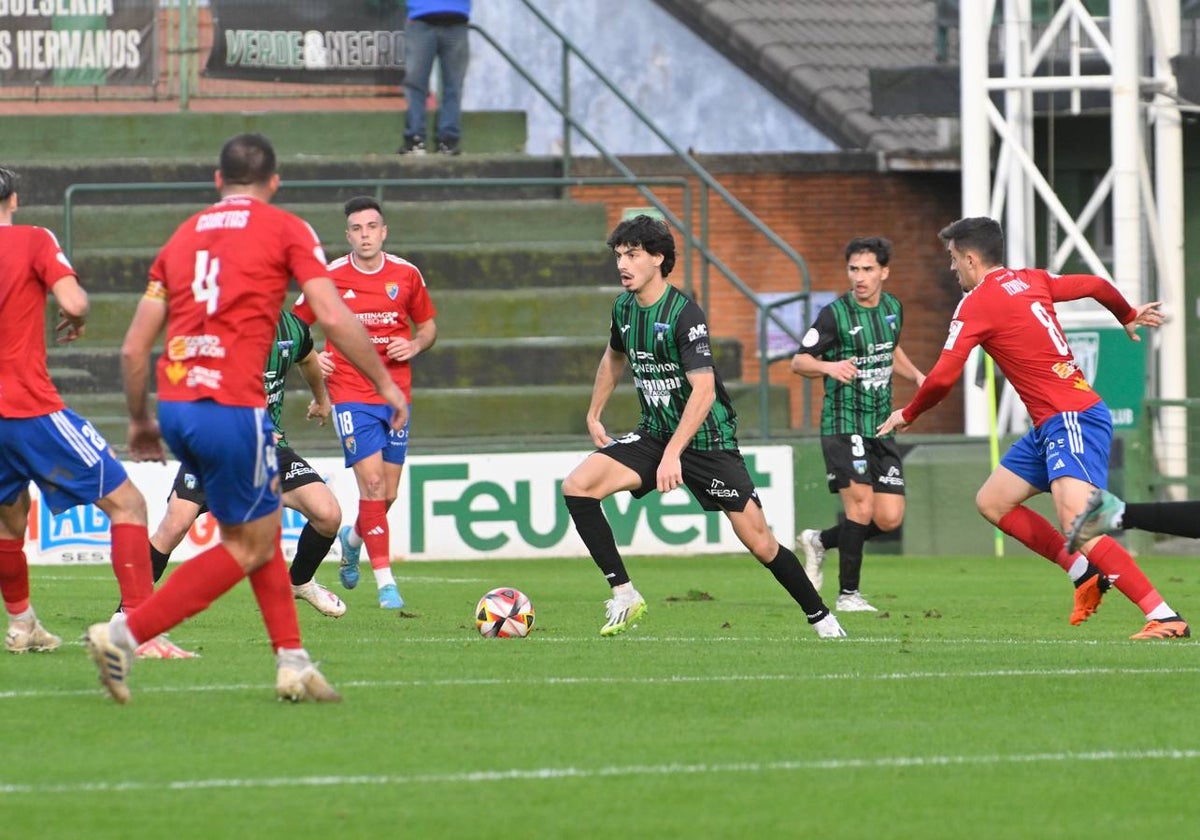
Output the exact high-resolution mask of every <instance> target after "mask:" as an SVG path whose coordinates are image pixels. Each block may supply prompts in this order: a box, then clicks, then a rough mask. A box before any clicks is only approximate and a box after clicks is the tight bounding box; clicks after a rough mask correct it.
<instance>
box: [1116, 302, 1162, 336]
mask: <svg viewBox="0 0 1200 840" xmlns="http://www.w3.org/2000/svg"><path fill="white" fill-rule="evenodd" d="M1161 307H1162V301H1161V300H1156V301H1154V302H1152V303H1143V304H1142V305H1141V306H1138V307H1135V308H1134V311H1135V312H1136V313H1137V314H1136V315H1135V316H1134V318H1133V320H1132V321H1129V322H1127V323H1126V324H1124V327H1125V334H1126V335H1127V336H1129V338H1130V339H1131V340H1133V341H1141V340H1142V337H1141V336H1140V335H1138V334H1137V328H1138V327H1160V326H1162V323H1163V321H1165V320H1166V316H1165V315H1163V313H1162V309H1161Z"/></svg>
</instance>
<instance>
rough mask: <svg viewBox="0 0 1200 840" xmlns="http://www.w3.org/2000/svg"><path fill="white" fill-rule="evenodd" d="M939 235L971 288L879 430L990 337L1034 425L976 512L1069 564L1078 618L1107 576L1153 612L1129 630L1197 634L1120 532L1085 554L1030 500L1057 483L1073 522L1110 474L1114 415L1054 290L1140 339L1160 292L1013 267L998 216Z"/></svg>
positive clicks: (1147, 634) (1062, 512)
mask: <svg viewBox="0 0 1200 840" xmlns="http://www.w3.org/2000/svg"><path fill="white" fill-rule="evenodd" d="M938 235H939V236H940V237H941V239H942V242H944V243H945V244H946V248H947V250H948V251H949V252H950V268H951V270H953V271H955V272H956V273H957V274H958V282H959V285H960V286H962V289H963V291H964V292H966V295H965V296H964V297H963V299H962V301H960V302H959V304H958V308H957V309H955V312H954V318H953V320H951V322H950V335H949V337H948V338H947V339H946V344H945V347H944V348H943V349H942V353H941V356H939V357H938V360H937V364H935V365H934V367H933V370H931V371H930V372H929V374H928V376H927V377H926V379H925V382H924V383H923V384H922V385H921V387H920V388H918V389H917V393H916V394H914V395H913V398H912V401H911V402H909V404H908V405H906V406H905V407H904V408H901V409H897V410H896V411H894V412H893V413H892V415H891V416H890V417H889V418H888V419H887V421H886V422H884V423H883V425H882V426H880V427H879V434H881V435H883V434H886V433H887V432H890V431H892V430H893V429H896V430H900V429H904V428H905V427H906V426H908V425H909V424H910V423H912V422H913V421H915V420H916V419H917V417H919V416H920V415H921V414H922V413H923V412H925V411H927V410H928V409H930V408H933V407H934V406H935V405H937V404H938V403H939V402H940V401H941V400H942V399H943V398H945V396H946V395H947V394H949V393H950V389H951V388H953V387H954V383H955V382H956V381H958V378H959V376H960V375H961V374H962V370H963V366H964V365H965V364H966V361H967V356H968V354H969V353H970V352H971V350H972V349H974V348H975V347H976V346H982V347H983V349H984V351H986V352H987V353H988V355H990V356H991V357H992V358H993V359H994V360H995V362H996V364H998V365H999V366H1000V370H1001V371H1003V372H1004V375H1005V376H1006V377H1007V378H1008V381H1009V382H1011V383H1012V385H1013V387H1014V388H1015V389H1016V391H1017V395H1018V396H1019V397H1020V398H1021V400H1022V401H1023V402H1024V403H1025V407H1026V408H1027V409H1028V410H1029V414H1030V417H1031V418H1032V419H1033V429H1032V430H1030V431H1029V432H1028V433H1027V434H1026V435H1025V436H1024V437H1023V438H1021V440H1019V441H1017V442H1016V443H1015V444H1014V445H1013V446H1012V448H1011V449H1009V451H1008V452H1007V453H1005V455H1004V458H1003V459H1002V460H1001V462H1000V465H999V466H998V467H996V469H995V470H994V471H993V472H992V474H991V476H989V477H988V480H987V481H986V482H984V485H983V487H981V488H980V490H979V493H978V494H977V495H976V497H975V503H976V505H978V507H979V512H980V513H982V514H983V516H984V518H985V519H987V520H988V521H989V522H991V523H992V524H993V525H995V526H996V527H998V528H999V529H1000V530H1002V531H1003V532H1004V533H1006V534H1008V535H1009V536H1012V537H1014V538H1016V539H1018V540H1020V541H1021V542H1022V543H1024V544H1025V545H1026V546H1028V547H1029V548H1030V549H1032V550H1033V551H1035V552H1037V553H1038V554H1040V555H1042V556H1043V557H1045V558H1046V559H1048V560H1050V561H1051V562H1054V563H1057V564H1058V565H1059V566H1061V567H1062V568H1063V569H1064V570H1065V571H1066V572H1067V574H1069V575H1070V576H1071V579H1072V580H1073V581H1074V582H1075V609H1074V611H1073V612H1072V614H1071V623H1072V624H1079V623H1080V622H1082V621H1085V620H1086V619H1087V618H1088V616H1090V615H1091V614H1092V613H1093V612H1095V611H1096V609H1097V607H1099V605H1100V599H1101V597H1102V596H1103V595H1104V592H1105V591H1106V590H1107V589H1108V588H1109V586H1116V587H1117V589H1118V590H1120V591H1121V593H1122V594H1124V595H1125V596H1126V597H1127V598H1129V600H1131V601H1133V603H1134V604H1136V605H1137V606H1138V607H1139V608H1140V609H1141V610H1142V611H1143V612H1144V613H1145V614H1146V622H1147V623H1146V626H1145V627H1144V628H1143V629H1142V630H1141V631H1140V632H1138V633H1135V634H1134V635H1133V637H1132V638H1134V639H1164V638H1176V637H1182V636H1188V635H1190V630H1189V628H1188V624H1187V622H1186V621H1184V620H1183V619H1182V618H1181V617H1180V616H1179V615H1178V614H1177V613H1176V612H1175V611H1174V610H1173V609H1171V607H1170V606H1168V605H1167V603H1166V601H1164V600H1163V597H1162V596H1161V595H1160V594H1159V593H1158V591H1157V590H1156V589H1155V588H1154V586H1153V585H1152V584H1151V583H1150V581H1149V580H1148V579H1147V578H1146V575H1145V574H1144V573H1143V572H1142V570H1141V569H1140V568H1138V566H1137V564H1136V563H1135V562H1134V560H1133V558H1132V557H1130V556H1129V553H1128V552H1127V551H1125V549H1124V548H1122V547H1121V545H1120V544H1119V543H1117V542H1116V541H1115V540H1114V539H1112V538H1111V537H1107V536H1104V537H1099V538H1097V539H1094V540H1091V541H1089V542H1087V543H1086V544H1085V545H1084V546H1083V548H1084V553H1083V554H1072V553H1070V552H1069V551H1068V550H1067V546H1066V540H1065V538H1064V537H1063V534H1062V532H1060V531H1059V530H1057V529H1056V528H1055V527H1054V526H1053V525H1051V524H1050V523H1049V522H1048V521H1046V519H1045V518H1043V517H1042V516H1040V515H1039V514H1037V513H1034V512H1033V511H1032V510H1030V509H1029V508H1027V507H1025V505H1024V504H1023V503H1024V502H1025V501H1026V500H1027V499H1029V498H1031V497H1033V496H1035V495H1037V494H1038V493H1046V492H1049V493H1050V494H1051V495H1052V496H1053V497H1054V507H1055V512H1056V513H1057V515H1058V520H1059V523H1060V525H1061V527H1062V531H1064V532H1065V531H1066V530H1067V529H1068V528H1070V526H1071V523H1072V522H1073V521H1074V519H1075V517H1076V516H1077V515H1078V514H1079V512H1080V511H1082V510H1083V509H1084V507H1085V506H1086V505H1087V501H1088V497H1089V495H1090V494H1091V492H1092V490H1093V489H1094V488H1096V487H1104V486H1105V484H1106V483H1107V481H1108V456H1109V449H1110V446H1111V443H1112V416H1111V414H1110V413H1109V410H1108V407H1107V406H1106V405H1105V404H1104V402H1103V400H1101V399H1100V395H1099V394H1097V393H1096V392H1095V391H1093V390H1092V388H1091V386H1090V385H1089V384H1088V382H1087V380H1086V379H1085V378H1084V376H1083V374H1082V373H1081V372H1080V370H1079V366H1078V364H1076V362H1075V359H1074V357H1073V356H1072V355H1071V348H1070V346H1069V345H1068V344H1067V340H1066V338H1065V337H1064V336H1063V331H1062V327H1061V326H1059V323H1058V316H1057V314H1056V313H1055V310H1054V304H1055V302H1056V301H1067V300H1080V299H1082V298H1087V297H1090V298H1093V299H1095V300H1096V301H1098V302H1099V303H1101V304H1102V305H1103V306H1104V307H1105V308H1106V309H1108V311H1109V312H1111V313H1112V314H1113V315H1114V316H1116V318H1117V320H1118V321H1120V322H1121V324H1123V325H1124V327H1125V331H1126V332H1127V333H1128V334H1129V337H1130V338H1131V339H1132V340H1133V341H1140V340H1141V338H1140V337H1139V336H1138V334H1137V328H1138V327H1139V326H1151V327H1156V326H1158V325H1159V324H1161V323H1162V314H1161V313H1160V312H1159V309H1158V307H1159V306H1160V305H1161V303H1159V302H1157V301H1156V302H1154V303H1147V304H1143V305H1142V306H1139V307H1134V306H1131V305H1130V304H1129V302H1128V301H1126V300H1125V298H1124V296H1123V295H1122V294H1121V293H1120V292H1119V291H1118V290H1117V288H1116V287H1115V286H1114V285H1112V284H1111V283H1109V282H1108V281H1107V280H1105V279H1104V278H1103V277H1097V276H1095V275H1091V274H1073V275H1063V276H1057V275H1054V274H1050V273H1049V272H1046V271H1042V270H1041V269H1031V268H1023V269H1010V268H1005V267H1004V266H1003V265H1002V264H1001V261H1002V259H1003V254H1004V234H1003V232H1002V231H1001V229H1000V225H999V223H998V222H996V221H995V220H994V219H988V218H983V217H976V218H967V219H960V220H959V221H957V222H954V223H953V224H951V225H948V226H947V227H946V228H944V229H943V230H942V231H941V232H940V233H939V234H938ZM1089 561H1090V562H1089Z"/></svg>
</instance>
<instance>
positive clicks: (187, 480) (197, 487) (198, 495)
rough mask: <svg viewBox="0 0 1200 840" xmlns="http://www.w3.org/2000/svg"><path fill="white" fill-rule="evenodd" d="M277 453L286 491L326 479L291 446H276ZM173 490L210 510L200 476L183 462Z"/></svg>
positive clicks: (182, 497)
mask: <svg viewBox="0 0 1200 840" xmlns="http://www.w3.org/2000/svg"><path fill="white" fill-rule="evenodd" d="M275 454H276V456H277V457H278V458H279V477H280V485H281V486H282V488H283V492H284V493H287V492H288V491H289V490H295V489H296V488H298V487H303V486H304V485H306V484H312V483H313V482H315V481H324V479H323V478H321V474H320V473H319V472H317V471H316V470H314V469H313V468H312V467H311V466H310V465H309V463H308V461H305V460H304V459H303V458H301V457H300V456H299V455H297V454H296V450H294V449H292V448H291V447H290V446H277V447H275ZM171 491H172V492H173V493H174V494H175V495H176V496H178V497H179V498H181V499H184V500H186V501H189V502H192V503H193V504H197V505H200V512H201V513H204V512H205V511H206V510H208V497H207V496H206V495H205V494H204V486H203V485H202V484H201V483H200V476H198V475H195V474H193V473H190V472H187V471H186V470H184V468H183V465H182V464H180V466H179V472H178V473H176V474H175V484H174V485H173V486H172V487H171Z"/></svg>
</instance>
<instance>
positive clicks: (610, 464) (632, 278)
mask: <svg viewBox="0 0 1200 840" xmlns="http://www.w3.org/2000/svg"><path fill="white" fill-rule="evenodd" d="M608 247H610V248H612V250H613V253H615V254H616V255H617V270H618V271H619V272H620V275H621V285H622V286H624V287H625V293H624V294H622V295H621V296H620V297H618V298H617V301H616V303H615V304H614V305H613V310H612V324H611V327H610V335H609V340H608V348H607V350H606V351H605V353H604V357H603V358H602V359H601V360H600V367H599V369H598V370H597V371H596V382H595V386H594V387H593V389H592V402H591V405H590V406H589V408H588V413H587V424H588V431H589V433H590V434H591V436H592V440H593V441H594V442H595V444H596V446H597V447H599V449H598V450H597V451H596V452H593V453H592V454H591V455H589V456H588V457H587V459H586V460H585V461H584V462H583V463H582V464H580V465H579V466H578V467H576V468H575V469H574V470H572V471H571V474H570V475H568V476H567V477H566V479H565V480H564V481H563V486H562V492H563V497H564V499H565V501H566V504H567V510H569V511H570V513H571V519H572V520H573V521H574V523H575V528H576V530H577V531H578V532H579V536H580V538H581V539H582V540H583V543H584V545H586V546H587V548H588V551H589V552H590V553H591V555H592V559H593V560H595V561H596V565H597V566H599V567H600V571H601V572H603V573H604V576H605V578H607V579H608V583H609V585H610V586H611V587H612V598H611V599H610V600H609V601H608V602H607V604H606V605H605V607H606V612H607V621H606V622H605V624H604V626H603V627H602V628H601V629H600V635H602V636H611V635H613V634H615V633H620V632H622V631H624V630H626V629H628V628H629V627H630V626H631V625H633V624H634V623H635V622H636V621H637V620H638V619H639V618H640V617H641V616H642V615H643V614H644V613H645V611H646V601H645V599H644V598H642V596H641V595H640V594H639V593H638V592H637V590H636V589H634V587H633V583H632V581H630V579H629V574H628V573H627V572H626V571H625V564H624V562H623V561H622V559H621V555H620V552H618V551H617V544H616V540H615V539H614V538H613V532H612V527H611V526H610V525H609V523H608V520H607V519H605V518H604V512H603V510H602V509H601V507H600V502H601V500H602V499H605V498H607V497H609V496H611V495H613V494H614V493H617V492H618V491H621V490H629V491H631V492H632V493H633V495H634V497H635V498H640V497H642V496H644V495H646V494H647V493H649V492H650V491H651V490H654V489H658V490H659V491H660V492H662V493H666V492H668V491H670V490H674V489H675V488H676V487H679V486H680V485H681V484H685V485H687V488H688V490H690V491H691V493H692V495H693V496H695V498H696V501H697V502H699V503H700V506H701V507H703V508H704V509H705V510H723V511H724V512H725V515H726V516H727V517H728V518H729V521H730V523H731V524H732V525H733V532H734V533H735V534H736V535H737V537H738V539H740V540H741V541H742V543H743V544H744V545H745V546H746V547H747V548H748V549H750V551H751V552H753V554H754V556H755V557H756V558H758V560H759V562H761V563H762V564H763V565H765V566H766V567H767V568H768V569H770V570H771V573H772V574H774V575H775V578H776V580H778V581H779V583H780V584H781V585H782V586H783V587H784V589H786V590H787V591H788V594H789V595H791V596H792V598H794V599H795V600H796V602H797V603H798V604H800V606H801V607H802V608H803V609H804V612H805V615H806V616H807V617H808V621H809V623H810V624H812V625H813V626H814V628H815V629H816V631H817V635H818V636H821V637H823V638H828V637H834V636H844V635H846V634H845V631H843V630H842V627H841V625H840V624H839V623H838V620H837V618H836V617H835V616H834V615H833V614H832V613H831V612H830V611H829V609H828V608H827V607H826V606H825V604H824V603H823V602H822V601H821V596H820V595H818V594H817V592H816V590H815V589H813V586H812V584H811V583H810V582H809V580H808V578H807V577H805V576H804V569H803V567H802V566H801V565H800V561H799V559H798V558H797V557H796V555H795V554H793V553H792V552H791V550H790V549H788V548H785V547H784V546H782V545H780V544H779V541H778V540H777V539H775V536H774V535H773V534H772V533H771V531H770V529H769V528H768V527H767V519H766V517H765V516H764V515H763V510H762V504H761V502H760V501H759V498H758V493H757V491H756V490H755V489H754V483H753V481H752V480H751V478H750V473H749V471H748V470H747V469H746V464H745V461H743V460H742V455H741V452H739V451H738V444H737V437H736V432H737V415H736V414H735V413H734V410H733V406H732V405H731V404H730V402H729V396H728V395H727V394H726V393H725V387H724V385H722V384H721V377H720V376H719V375H718V374H717V370H716V367H714V365H713V358H712V349H711V346H710V342H709V337H708V324H707V323H706V322H705V318H704V313H703V312H702V311H701V309H700V307H699V306H697V305H696V304H695V303H693V302H692V301H691V300H690V299H689V298H688V297H686V296H685V295H684V294H683V293H682V292H680V291H679V290H678V289H676V288H675V287H674V286H671V285H669V284H668V283H667V281H666V277H667V276H668V275H669V274H670V273H671V269H672V268H673V267H674V265H675V240H674V238H673V237H672V236H671V231H670V229H669V228H667V226H666V225H665V224H664V223H663V222H661V221H657V220H655V219H652V218H650V217H649V216H637V217H636V218H633V219H627V220H625V221H623V222H621V223H620V224H619V225H617V227H616V228H615V229H614V230H613V232H612V235H611V236H610V237H609V238H608ZM627 364H628V365H629V366H630V367H631V368H632V369H633V377H634V385H635V386H636V387H637V392H638V400H639V401H640V403H641V407H642V419H641V422H640V424H639V425H638V428H637V431H635V432H632V433H630V434H627V435H625V436H624V437H620V438H615V439H614V438H612V437H610V436H609V434H608V432H607V431H606V430H605V428H604V424H603V423H601V422H600V414H601V412H602V411H603V410H604V406H605V404H606V403H607V402H608V398H609V397H610V396H611V395H612V392H613V389H614V388H616V386H617V382H618V381H619V380H620V378H621V376H622V374H623V373H624V371H625V366H626V365H627Z"/></svg>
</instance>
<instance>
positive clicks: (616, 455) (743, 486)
mask: <svg viewBox="0 0 1200 840" xmlns="http://www.w3.org/2000/svg"><path fill="white" fill-rule="evenodd" d="M666 448H667V443H666V441H663V440H659V439H658V438H656V437H652V436H650V435H649V434H647V433H646V432H644V431H641V430H639V431H636V432H632V433H630V434H627V435H625V436H624V437H620V438H616V439H614V440H613V442H612V443H610V444H609V445H608V446H605V447H604V448H603V449H598V450H596V451H597V452H602V453H604V454H605V455H607V456H608V457H610V458H612V459H613V460H614V461H617V462H618V463H621V464H624V465H625V466H627V467H629V468H630V469H631V470H633V471H634V472H636V473H637V474H638V478H640V479H641V480H642V483H641V486H639V487H638V488H637V489H636V490H634V491H633V497H634V498H635V499H640V498H641V497H642V496H645V495H646V494H647V493H649V492H650V491H651V490H655V489H657V488H658V465H659V462H661V461H662V456H663V452H665V451H666ZM679 461H680V464H681V465H682V466H683V483H684V484H686V485H687V488H688V490H690V491H691V492H692V495H693V496H694V497H695V498H696V501H697V502H699V503H700V507H702V508H704V509H705V510H728V511H735V512H737V511H742V510H745V509H746V505H747V504H749V503H750V500H751V499H753V500H754V503H755V504H756V505H758V506H759V507H762V501H761V500H760V499H759V498H758V491H757V490H755V489H754V482H753V481H752V480H751V479H750V471H749V470H747V469H746V462H745V460H743V458H742V453H741V452H739V451H738V450H736V449H712V450H707V451H701V450H696V449H692V448H691V447H690V446H689V447H688V448H687V449H685V450H683V455H682V456H681V457H680V459H679Z"/></svg>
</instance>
